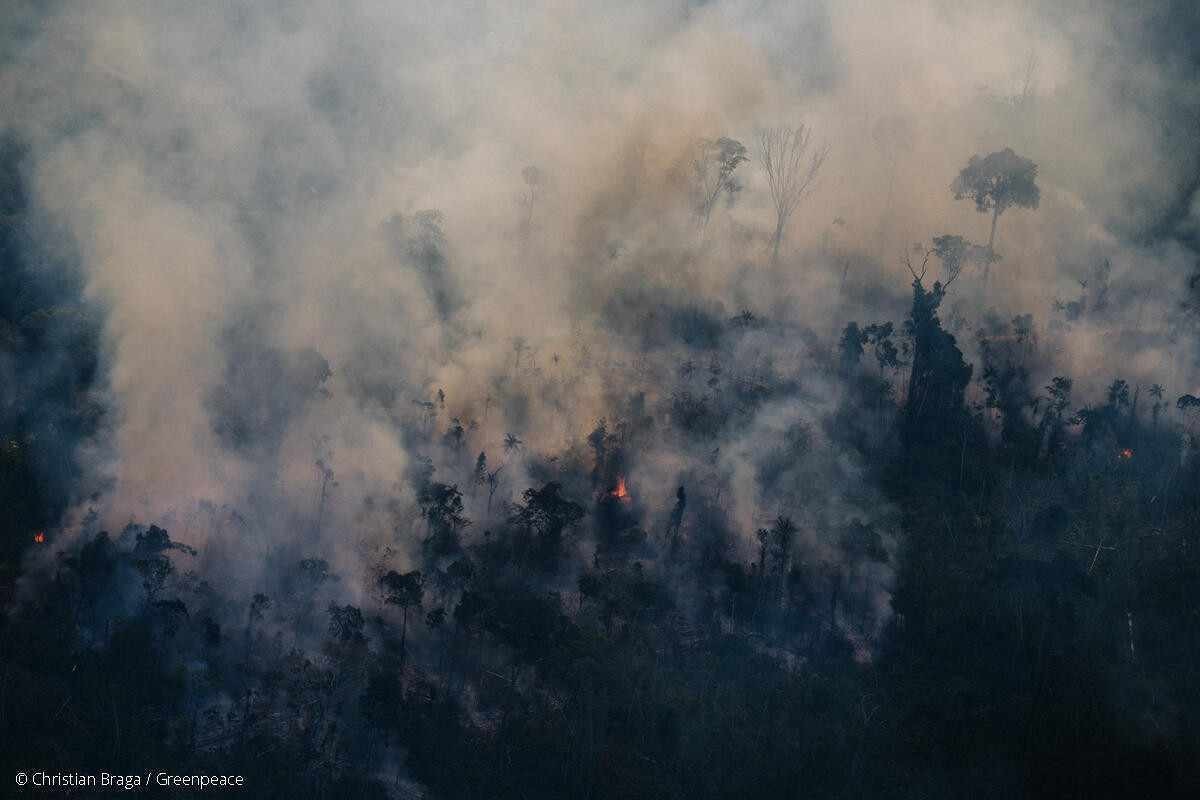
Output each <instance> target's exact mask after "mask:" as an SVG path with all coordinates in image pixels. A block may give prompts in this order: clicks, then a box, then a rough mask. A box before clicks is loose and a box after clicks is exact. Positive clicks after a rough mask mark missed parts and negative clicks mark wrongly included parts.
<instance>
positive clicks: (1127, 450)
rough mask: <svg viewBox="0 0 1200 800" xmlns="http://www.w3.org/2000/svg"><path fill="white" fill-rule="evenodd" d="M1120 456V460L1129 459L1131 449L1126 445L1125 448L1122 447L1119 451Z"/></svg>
mask: <svg viewBox="0 0 1200 800" xmlns="http://www.w3.org/2000/svg"><path fill="white" fill-rule="evenodd" d="M1120 457H1121V460H1123V461H1128V460H1129V459H1131V458H1133V450H1132V449H1130V448H1128V447H1126V448H1125V449H1123V450H1122V451H1121V453H1120Z"/></svg>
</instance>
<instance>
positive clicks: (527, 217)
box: [521, 164, 544, 241]
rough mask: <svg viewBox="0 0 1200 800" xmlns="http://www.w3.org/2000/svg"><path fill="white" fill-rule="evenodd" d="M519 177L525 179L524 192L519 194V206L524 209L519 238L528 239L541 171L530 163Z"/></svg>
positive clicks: (531, 228)
mask: <svg viewBox="0 0 1200 800" xmlns="http://www.w3.org/2000/svg"><path fill="white" fill-rule="evenodd" d="M521 178H522V180H524V181H525V192H524V194H522V195H521V207H522V208H523V209H524V211H525V213H524V215H523V216H522V218H521V240H522V241H528V239H529V236H530V234H531V233H532V232H533V212H534V207H535V206H536V205H537V201H538V198H539V197H541V194H542V183H543V180H544V179H543V176H542V171H541V170H540V169H538V168H537V167H535V166H533V165H532V164H531V165H530V166H527V167H525V169H523V170H521Z"/></svg>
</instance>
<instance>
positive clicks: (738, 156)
mask: <svg viewBox="0 0 1200 800" xmlns="http://www.w3.org/2000/svg"><path fill="white" fill-rule="evenodd" d="M749 160H750V157H749V156H748V155H747V154H746V146H745V145H743V144H742V143H741V142H739V141H738V140H737V139H730V138H728V137H725V136H722V137H721V138H720V139H717V140H716V141H713V140H711V139H701V140H700V141H699V142H698V143H697V145H696V158H695V160H694V161H693V162H692V169H693V170H694V172H695V180H696V193H697V195H698V197H697V203H696V213H697V215H698V216H699V217H700V229H701V230H702V231H703V230H704V229H705V228H706V227H708V220H709V218H710V217H711V216H712V211H713V207H714V206H716V204H717V201H718V200H720V199H721V195H725V197H726V198H727V199H728V200H729V202H730V203H732V202H733V198H734V197H735V196H736V195H737V193H738V192H739V191H741V189H742V184H741V182H740V181H738V179H737V177H736V176H735V175H734V172H735V171H736V170H737V168H738V167H739V166H741V165H742V164H743V163H745V162H746V161H749Z"/></svg>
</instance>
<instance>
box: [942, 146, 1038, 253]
mask: <svg viewBox="0 0 1200 800" xmlns="http://www.w3.org/2000/svg"><path fill="white" fill-rule="evenodd" d="M1037 169H1038V168H1037V164H1035V163H1033V162H1032V161H1030V160H1029V159H1028V158H1022V157H1021V156H1019V155H1017V154H1016V153H1014V152H1013V151H1012V149H1011V148H1008V147H1006V148H1004V149H1003V150H998V151H997V152H995V153H989V154H988V155H986V156H983V157H980V156H971V160H970V161H968V162H967V165H966V166H965V167H963V168H962V171H961V172H959V173H958V177H957V178H955V179H954V183H952V184H950V191H952V192H954V199H955V200H963V199H970V200H973V201H975V210H976V211H978V212H979V213H980V214H985V213H987V212H989V211H990V212H992V230H991V233H989V234H988V243H987V259H988V264H987V266H985V267H984V274H985V275H986V274H987V271H988V269H989V267H990V266H991V262H993V261H995V260H996V250H995V245H996V223H997V222H998V221H999V219H1000V215H1001V214H1003V213H1004V212H1005V211H1007V210H1008V209H1009V208H1011V207H1013V206H1016V207H1017V208H1037V207H1038V202H1039V200H1040V199H1041V190H1040V189H1038V186H1037Z"/></svg>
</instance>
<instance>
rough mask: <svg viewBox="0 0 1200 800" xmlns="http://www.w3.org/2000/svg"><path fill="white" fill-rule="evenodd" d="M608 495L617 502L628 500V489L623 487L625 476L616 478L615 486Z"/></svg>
mask: <svg viewBox="0 0 1200 800" xmlns="http://www.w3.org/2000/svg"><path fill="white" fill-rule="evenodd" d="M609 494H610V495H611V496H612V497H615V498H617V499H618V500H628V499H629V487H627V486H626V485H625V476H624V475H621V476H620V477H618V478H617V486H616V488H614V489H613V490H612V491H611V492H609Z"/></svg>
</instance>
